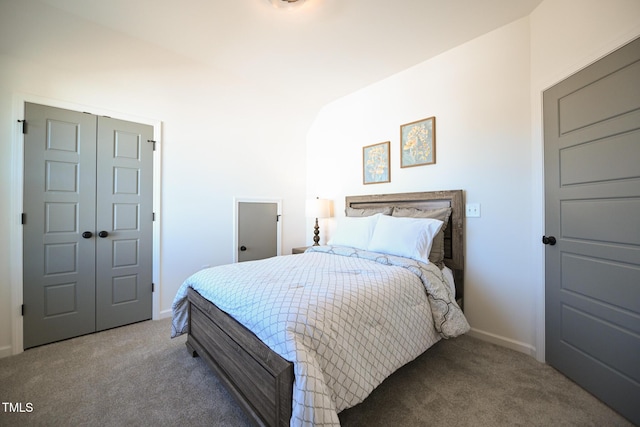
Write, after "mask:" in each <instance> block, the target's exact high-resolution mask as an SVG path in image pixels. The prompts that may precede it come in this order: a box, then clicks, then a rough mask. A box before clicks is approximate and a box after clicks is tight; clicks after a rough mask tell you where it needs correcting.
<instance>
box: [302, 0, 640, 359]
mask: <svg viewBox="0 0 640 427" xmlns="http://www.w3.org/2000/svg"><path fill="white" fill-rule="evenodd" d="M639 25H640V2H637V1H633V0H615V1H612V2H606V3H604V2H601V1H597V0H594V1H585V0H547V1H545V2H543V3H542V4H541V5H540V6H539V7H538V8H537V9H536V10H535V11H534V13H532V15H531V16H530V17H528V18H525V19H522V20H519V21H516V22H514V23H512V24H509V25H506V26H505V27H502V28H500V29H498V30H496V31H494V32H492V33H489V34H487V35H485V36H482V37H479V38H477V39H475V40H472V41H471V42H469V43H466V44H464V45H462V46H459V47H457V48H454V49H452V50H450V51H448V52H445V53H444V54H442V55H440V56H438V57H436V58H433V59H431V60H428V61H426V62H423V63H421V64H419V65H417V66H415V67H412V68H410V69H408V70H406V71H404V72H402V73H399V74H397V75H395V76H392V77H390V78H388V79H385V80H383V81H381V82H379V83H377V84H374V85H372V86H370V87H368V88H366V89H364V90H361V91H359V92H356V93H353V94H351V95H349V96H346V97H344V98H342V99H340V100H337V101H335V102H333V103H331V104H329V105H327V106H325V108H323V110H322V111H321V112H320V113H319V115H318V116H317V118H316V121H315V122H314V124H313V125H312V128H311V131H310V133H309V137H308V149H307V165H308V166H307V167H308V172H307V183H308V190H309V193H310V194H311V195H319V196H321V197H329V198H333V199H334V200H335V203H336V212H338V214H341V212H342V210H343V207H344V196H345V195H355V194H377V193H394V192H405V191H429V190H446V189H463V190H465V192H466V201H467V202H468V203H469V202H472V203H480V204H481V212H482V216H481V217H480V218H468V219H466V223H465V224H466V258H465V260H466V263H465V264H466V271H465V312H466V315H467V317H468V319H469V321H470V323H471V326H472V332H471V334H473V335H475V336H478V337H481V338H483V339H486V340H488V341H492V342H495V343H499V344H501V345H505V346H507V347H510V348H513V349H516V350H519V351H522V352H525V353H528V354H531V355H533V356H535V357H536V358H537V359H539V360H544V260H543V250H544V249H543V246H542V245H541V244H540V237H541V236H542V234H543V233H544V219H543V189H542V187H543V185H542V184H543V181H542V180H543V172H542V170H543V164H542V137H541V108H542V107H541V102H540V101H541V93H542V90H543V89H545V88H547V87H549V86H551V85H552V84H554V83H557V82H558V81H559V80H561V79H563V78H565V77H567V76H568V75H570V74H571V73H573V72H575V71H577V70H578V69H580V68H582V67H584V66H585V65H587V64H588V63H590V62H592V61H594V60H596V59H597V58H599V57H600V56H603V55H604V54H606V53H608V52H610V51H612V50H614V49H615V48H617V47H619V46H620V45H622V44H624V43H625V42H626V41H629V40H630V39H632V38H633V37H635V36H636V35H638V34H639V33H640V31H639V29H638V27H639ZM425 42H428V41H425ZM429 116H435V117H436V125H437V126H436V153H437V163H436V164H435V165H428V166H421V167H415V168H409V169H401V168H400V167H399V153H400V148H399V126H400V125H401V124H403V123H407V122H411V121H414V120H418V119H422V118H426V117H429ZM383 141H391V183H388V184H375V185H363V184H362V147H363V146H365V145H370V144H374V143H378V142H383ZM327 176H328V178H327ZM325 228H327V229H328V230H329V231H330V229H331V225H330V224H328V225H327V227H325ZM326 237H330V236H326Z"/></svg>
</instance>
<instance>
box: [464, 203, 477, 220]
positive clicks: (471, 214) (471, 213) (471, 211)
mask: <svg viewBox="0 0 640 427" xmlns="http://www.w3.org/2000/svg"><path fill="white" fill-rule="evenodd" d="M466 215H467V218H480V203H467V205H466Z"/></svg>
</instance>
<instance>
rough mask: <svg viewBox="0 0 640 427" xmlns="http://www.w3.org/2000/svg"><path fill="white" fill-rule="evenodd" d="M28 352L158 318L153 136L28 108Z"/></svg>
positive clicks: (100, 120)
mask: <svg viewBox="0 0 640 427" xmlns="http://www.w3.org/2000/svg"><path fill="white" fill-rule="evenodd" d="M25 122H26V124H25V136H24V141H25V144H24V209H23V211H24V219H23V222H24V225H23V251H24V253H23V299H24V348H30V347H34V346H38V345H42V344H47V343H50V342H54V341H59V340H62V339H67V338H71V337H75V336H79V335H83V334H87V333H91V332H95V331H100V330H104V329H109V328H113V327H117V326H122V325H126V324H129V323H133V322H137V321H141V320H146V319H150V318H151V311H152V305H151V304H152V303H151V292H152V283H151V281H152V226H153V223H152V222H153V212H152V209H153V208H152V206H153V188H152V187H153V144H152V142H149V141H151V140H152V139H153V128H152V127H151V126H148V125H143V124H138V123H132V122H127V121H123V120H115V119H112V118H109V117H101V116H95V115H92V114H88V113H80V112H76V111H70V110H64V109H60V108H54V107H48V106H43V105H38V104H31V103H27V104H25Z"/></svg>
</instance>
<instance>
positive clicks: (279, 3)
mask: <svg viewBox="0 0 640 427" xmlns="http://www.w3.org/2000/svg"><path fill="white" fill-rule="evenodd" d="M267 1H268V2H269V3H271V6H273V7H275V8H276V9H293V8H297V7H300V6H302V4H303V3H304V2H305V1H306V0H267Z"/></svg>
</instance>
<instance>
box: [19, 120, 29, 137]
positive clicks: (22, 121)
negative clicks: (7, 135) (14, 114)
mask: <svg viewBox="0 0 640 427" xmlns="http://www.w3.org/2000/svg"><path fill="white" fill-rule="evenodd" d="M18 123H22V134H23V135H25V134H26V133H27V121H26V120H18Z"/></svg>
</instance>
